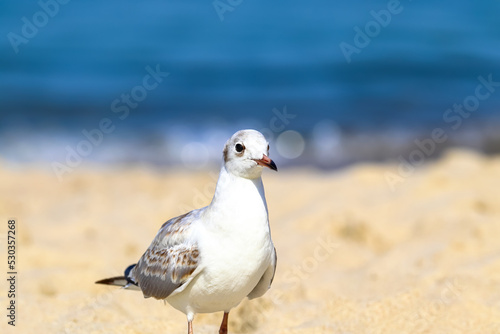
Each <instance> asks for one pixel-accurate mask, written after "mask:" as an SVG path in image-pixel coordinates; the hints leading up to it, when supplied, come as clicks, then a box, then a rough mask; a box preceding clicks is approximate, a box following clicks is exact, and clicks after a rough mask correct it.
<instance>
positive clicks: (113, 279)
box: [95, 276, 127, 285]
mask: <svg viewBox="0 0 500 334" xmlns="http://www.w3.org/2000/svg"><path fill="white" fill-rule="evenodd" d="M124 281H125V282H126V281H127V279H126V278H125V277H124V276H117V277H111V278H105V279H102V280H99V281H96V282H95V284H105V285H122V284H119V282H124Z"/></svg>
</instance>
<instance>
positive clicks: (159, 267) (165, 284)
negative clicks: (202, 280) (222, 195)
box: [131, 210, 200, 299]
mask: <svg viewBox="0 0 500 334" xmlns="http://www.w3.org/2000/svg"><path fill="white" fill-rule="evenodd" d="M197 211H198V210H195V211H191V212H189V213H187V214H185V215H182V216H179V217H176V218H172V219H170V220H169V221H167V222H166V223H165V224H163V226H162V227H161V228H160V230H159V231H158V234H157V235H156V237H155V239H154V240H153V242H152V243H151V245H150V246H149V248H148V249H147V250H146V252H145V253H144V255H143V256H142V257H141V259H140V260H139V262H138V263H137V265H136V266H135V268H134V269H133V270H132V272H131V277H132V279H133V280H134V281H135V282H137V283H138V285H139V287H140V289H141V290H142V292H143V294H144V297H146V298H148V297H154V298H156V299H165V298H167V297H168V296H169V295H170V294H171V293H172V292H173V291H174V290H175V289H177V288H179V287H180V286H181V285H183V284H184V283H186V282H187V281H188V280H189V279H190V277H191V276H192V274H193V273H194V271H195V270H196V268H197V267H198V262H199V259H200V254H199V250H198V247H197V245H196V243H195V242H194V241H193V240H192V239H191V238H190V236H191V233H192V225H193V224H192V223H193V220H194V219H196V218H197V217H198V212H197Z"/></svg>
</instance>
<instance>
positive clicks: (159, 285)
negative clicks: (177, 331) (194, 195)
mask: <svg viewBox="0 0 500 334" xmlns="http://www.w3.org/2000/svg"><path fill="white" fill-rule="evenodd" d="M268 156H269V143H268V142H267V141H266V139H265V138H264V136H263V135H262V134H261V133H260V132H258V131H255V130H241V131H238V132H236V133H235V134H234V135H233V136H232V137H231V138H230V139H229V140H228V141H227V142H226V145H225V147H224V151H223V157H224V164H223V166H222V168H221V171H220V175H219V179H218V181H217V186H216V189H215V194H214V197H213V199H212V202H211V203H210V205H208V206H206V207H204V208H201V209H197V210H193V211H191V212H189V213H186V214H184V215H182V216H179V217H175V218H172V219H170V220H169V221H167V222H166V223H165V224H163V226H162V227H161V228H160V230H159V231H158V233H157V235H156V237H155V238H154V240H153V242H152V243H151V245H150V246H149V248H148V249H147V250H146V252H145V253H144V255H142V257H141V258H140V259H139V262H137V264H134V265H131V266H129V267H128V268H127V269H126V270H125V275H124V276H120V277H113V278H108V279H104V280H100V281H98V282H96V283H99V284H108V285H118V286H122V287H123V288H128V289H136V290H142V293H143V294H144V297H145V298H149V297H153V298H156V299H160V300H166V301H167V302H168V303H169V304H170V305H172V306H173V307H174V308H176V309H177V310H179V311H181V312H183V313H184V314H186V316H187V321H188V334H192V333H193V319H194V316H195V315H196V314H197V313H212V312H219V311H223V312H224V316H223V319H222V323H221V326H220V330H219V333H220V334H226V333H227V323H228V316H229V311H231V309H233V308H234V307H236V306H237V305H238V304H239V303H240V302H241V301H242V300H243V299H244V298H245V297H248V298H249V299H253V298H257V297H260V296H262V295H264V293H265V292H266V291H267V290H268V289H269V288H270V286H271V283H272V281H273V278H274V273H275V271H276V261H277V257H276V249H275V248H274V244H273V241H272V240H271V231H270V227H269V219H268V211H267V203H266V198H265V195H264V186H263V184H262V179H261V175H262V170H263V167H269V168H271V169H273V170H275V171H277V170H278V169H277V167H276V164H275V163H274V162H273V161H272V160H271V159H270V158H269V157H268Z"/></svg>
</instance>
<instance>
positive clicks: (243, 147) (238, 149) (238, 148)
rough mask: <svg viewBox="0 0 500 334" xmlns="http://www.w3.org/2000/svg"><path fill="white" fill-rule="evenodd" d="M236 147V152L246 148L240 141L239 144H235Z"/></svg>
mask: <svg viewBox="0 0 500 334" xmlns="http://www.w3.org/2000/svg"><path fill="white" fill-rule="evenodd" d="M234 149H235V150H236V152H238V153H241V152H243V150H244V149H245V146H243V145H241V144H240V143H238V144H236V146H234Z"/></svg>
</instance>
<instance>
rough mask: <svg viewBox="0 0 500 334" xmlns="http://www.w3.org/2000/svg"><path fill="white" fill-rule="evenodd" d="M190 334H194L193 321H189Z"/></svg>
mask: <svg viewBox="0 0 500 334" xmlns="http://www.w3.org/2000/svg"><path fill="white" fill-rule="evenodd" d="M188 334H193V320H189V321H188Z"/></svg>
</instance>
